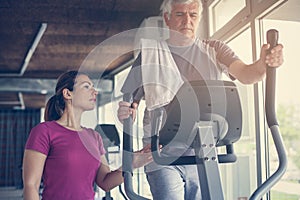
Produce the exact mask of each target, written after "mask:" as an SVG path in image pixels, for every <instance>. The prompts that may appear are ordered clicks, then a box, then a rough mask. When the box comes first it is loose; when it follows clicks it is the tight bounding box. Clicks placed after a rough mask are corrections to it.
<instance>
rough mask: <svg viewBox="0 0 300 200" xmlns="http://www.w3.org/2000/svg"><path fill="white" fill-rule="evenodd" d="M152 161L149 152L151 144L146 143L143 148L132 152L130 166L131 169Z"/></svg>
mask: <svg viewBox="0 0 300 200" xmlns="http://www.w3.org/2000/svg"><path fill="white" fill-rule="evenodd" d="M152 161H153V158H152V153H151V145H150V144H148V145H147V146H145V147H144V148H143V149H141V150H139V151H136V152H134V154H133V160H132V167H133V169H136V168H139V167H143V166H145V165H147V164H149V163H150V162H152Z"/></svg>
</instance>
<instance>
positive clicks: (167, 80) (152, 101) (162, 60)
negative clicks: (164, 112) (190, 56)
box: [141, 39, 183, 110]
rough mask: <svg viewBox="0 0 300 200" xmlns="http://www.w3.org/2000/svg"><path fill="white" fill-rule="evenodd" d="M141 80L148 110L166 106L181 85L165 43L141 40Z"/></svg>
mask: <svg viewBox="0 0 300 200" xmlns="http://www.w3.org/2000/svg"><path fill="white" fill-rule="evenodd" d="M141 56H142V63H141V64H142V68H141V69H142V80H143V87H144V92H145V101H146V107H147V109H148V110H153V109H155V108H159V107H162V106H164V105H167V104H168V103H170V102H171V101H172V99H173V98H174V96H175V95H176V93H177V91H178V90H179V88H180V87H181V86H182V84H183V80H182V78H181V75H180V72H179V70H178V68H177V66H176V63H175V61H174V59H173V57H172V55H171V52H170V49H169V47H168V45H167V43H166V42H165V41H157V40H150V39H142V40H141Z"/></svg>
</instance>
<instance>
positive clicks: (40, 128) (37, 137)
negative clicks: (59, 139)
mask: <svg viewBox="0 0 300 200" xmlns="http://www.w3.org/2000/svg"><path fill="white" fill-rule="evenodd" d="M25 149H28V150H35V151H38V152H40V153H42V154H45V155H48V152H49V149H50V138H49V132H48V128H47V126H46V125H45V124H38V125H37V126H35V127H33V128H32V130H31V131H30V134H29V137H28V139H27V142H26V145H25Z"/></svg>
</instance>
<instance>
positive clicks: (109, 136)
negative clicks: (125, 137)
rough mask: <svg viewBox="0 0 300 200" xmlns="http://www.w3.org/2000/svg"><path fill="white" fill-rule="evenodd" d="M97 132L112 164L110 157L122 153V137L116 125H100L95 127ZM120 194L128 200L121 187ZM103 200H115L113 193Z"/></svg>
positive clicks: (106, 193)
mask: <svg viewBox="0 0 300 200" xmlns="http://www.w3.org/2000/svg"><path fill="white" fill-rule="evenodd" d="M95 131H97V132H98V133H99V134H100V135H101V138H102V141H103V145H104V149H105V150H106V154H105V156H106V159H107V162H108V163H109V164H110V159H109V155H110V154H119V153H120V137H119V133H118V130H117V128H116V126H115V125H114V124H98V125H97V126H96V127H95ZM119 192H120V193H121V195H122V196H123V197H124V199H125V200H127V197H126V195H125V194H124V192H123V190H122V187H121V185H120V186H119ZM102 200H113V197H112V196H111V192H110V191H107V192H105V196H104V197H103V198H102Z"/></svg>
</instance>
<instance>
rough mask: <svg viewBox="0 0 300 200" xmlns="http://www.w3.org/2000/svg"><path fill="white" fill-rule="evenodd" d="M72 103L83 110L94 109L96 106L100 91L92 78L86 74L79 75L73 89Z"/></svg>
mask: <svg viewBox="0 0 300 200" xmlns="http://www.w3.org/2000/svg"><path fill="white" fill-rule="evenodd" d="M72 93H73V98H72V105H73V107H74V108H79V109H81V110H82V111H88V110H93V109H94V108H95V106H96V97H97V94H98V92H97V91H96V90H95V88H94V85H93V83H92V81H91V80H90V78H89V77H88V76H86V75H78V76H77V77H76V80H75V84H74V89H73V92H72Z"/></svg>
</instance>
